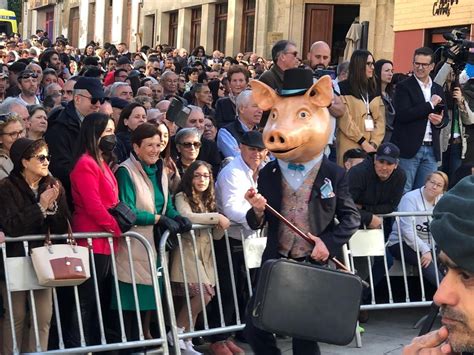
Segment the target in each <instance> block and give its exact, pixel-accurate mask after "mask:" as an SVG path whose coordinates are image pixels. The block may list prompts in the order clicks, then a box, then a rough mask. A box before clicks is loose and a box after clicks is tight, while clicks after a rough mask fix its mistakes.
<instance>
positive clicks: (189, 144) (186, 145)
mask: <svg viewBox="0 0 474 355" xmlns="http://www.w3.org/2000/svg"><path fill="white" fill-rule="evenodd" d="M179 145H182V146H183V147H184V148H186V149H191V148H192V147H194V149H199V148H201V142H184V143H179Z"/></svg>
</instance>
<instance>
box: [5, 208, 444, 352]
mask: <svg viewBox="0 0 474 355" xmlns="http://www.w3.org/2000/svg"><path fill="white" fill-rule="evenodd" d="M430 215H431V213H429V212H407V213H404V212H397V213H392V214H389V215H383V216H381V217H382V218H389V217H392V218H394V219H395V228H396V229H397V231H398V243H399V247H400V259H401V261H400V268H401V275H400V276H401V277H402V279H403V290H404V292H405V299H404V301H402V302H396V301H395V300H394V296H393V285H392V282H391V281H392V280H391V276H394V268H393V267H391V268H390V264H391V262H390V260H389V259H388V258H387V255H389V254H388V252H387V249H386V246H387V242H386V241H385V239H384V238H383V229H382V230H381V232H382V233H381V237H379V238H382V245H383V247H382V248H383V252H382V253H381V254H380V253H376V254H374V255H371V254H370V252H369V253H368V254H367V255H363V256H364V257H365V259H366V261H367V267H368V279H369V283H370V292H369V297H370V302H369V303H368V304H364V305H362V306H361V309H362V310H375V309H390V308H409V307H420V306H429V305H430V304H431V301H428V300H427V299H426V290H425V286H424V282H423V281H424V277H423V272H422V271H423V270H422V265H421V258H420V255H419V245H418V243H417V239H416V238H415V239H414V240H415V252H416V254H417V259H416V260H417V265H415V270H416V271H417V273H418V276H419V278H420V289H421V300H420V301H413V300H412V298H411V296H410V290H409V283H408V277H409V276H408V274H409V273H408V269H407V267H406V266H405V261H406V260H405V253H404V250H403V247H402V245H403V244H402V243H403V236H402V231H401V225H400V221H401V218H409V220H410V223H411V225H412V231H413V233H414V234H415V235H416V231H417V230H416V217H420V216H422V217H429V216H430ZM405 221H406V220H405ZM197 230H199V231H201V235H200V237H199V238H207V239H208V243H209V247H210V258H211V260H210V262H211V264H212V267H213V278H214V280H215V303H216V304H217V307H215V308H214V309H213V310H212V311H211V312H213V314H211V315H212V316H213V317H212V318H213V319H214V321H212V320H211V319H210V317H209V313H208V312H209V310H208V307H206V300H205V289H204V285H203V277H204V275H202V274H201V270H200V268H199V266H198V263H200V260H199V259H198V253H197V252H198V250H197V245H198V243H197V237H196V234H195V231H197ZM203 231H204V233H202V232H203ZM189 236H190V238H191V245H192V249H193V251H192V253H193V258H194V260H192V264H193V267H195V269H196V276H197V280H194V281H196V282H195V283H197V286H198V297H199V302H200V305H201V308H202V318H203V326H202V329H199V330H198V329H196V328H195V327H194V321H193V320H194V319H195V315H194V314H192V311H191V299H190V292H189V291H190V290H189V281H190V280H188V276H187V272H186V267H187V266H186V265H185V261H184V250H183V238H185V237H183V236H181V235H178V237H177V238H178V248H177V251H174V253H179V255H180V258H181V265H180V268H181V272H182V275H183V282H182V283H183V286H184V294H183V298H184V302H185V304H186V306H187V312H188V314H187V318H188V322H189V324H190V327H189V330H188V331H185V332H183V333H181V332H178V324H177V313H176V310H175V306H174V302H173V300H174V298H175V295H174V293H173V287H172V280H171V275H170V265H169V259H170V255H169V252H167V251H166V241H167V238H168V237H169V233H168V232H165V233H164V234H163V237H162V238H161V241H160V246H159V254H160V260H161V267H162V274H163V275H162V276H163V281H164V293H165V296H166V301H167V302H166V304H167V308H168V313H169V329H170V333H169V334H170V335H171V338H172V341H173V342H172V343H173V344H179V342H180V340H184V339H187V338H193V337H199V336H211V335H216V334H221V333H230V332H236V331H240V330H242V329H243V328H244V327H245V324H244V322H243V320H242V319H241V313H242V311H243V309H242V307H241V305H240V304H239V295H240V294H241V293H242V292H247V293H248V296H249V297H250V296H251V295H252V291H253V286H254V285H253V283H252V277H251V271H250V269H249V268H248V267H247V265H246V263H245V248H242V245H243V243H244V240H245V237H244V230H243V229H242V228H241V229H240V238H239V239H235V238H231V237H229V234H228V233H227V232H226V233H225V235H224V237H223V240H222V241H220V243H221V244H220V245H221V246H223V248H221V249H219V250H218V253H217V254H216V249H215V246H214V240H213V236H212V232H211V230H210V229H209V226H203V225H194V226H193V230H192V231H191V232H190V235H189ZM189 236H187V237H186V238H189ZM66 237H67V236H66V235H62V236H52V239H53V240H55V239H65V238H66ZM74 237H75V238H77V239H84V238H86V239H87V240H88V244H89V246H91V245H92V240H93V239H95V238H106V239H107V241H108V243H109V246H110V247H111V248H112V249H113V241H114V240H117V239H118V238H113V237H112V236H111V235H110V234H105V233H104V234H97V233H94V234H93V235H92V234H75V235H74ZM43 239H44V236H25V237H18V238H7V239H6V243H2V244H1V245H0V246H1V248H2V255H3V260H4V268H5V285H6V289H7V295H8V297H7V300H6V301H7V302H8V311H9V316H10V319H14V318H15V314H14V312H13V310H12V293H14V292H17V291H23V290H20V289H12V288H11V287H10V286H11V280H10V279H11V277H12V273H11V270H9V262H7V260H9V259H12V258H7V257H6V245H7V244H8V243H11V242H23V247H24V250H25V255H27V253H28V246H29V244H28V242H31V241H38V240H43ZM122 239H123V242H125V244H126V249H127V253H128V260H129V264H130V274H131V276H132V290H133V303H134V304H135V310H134V313H135V318H136V322H137V323H136V324H137V325H138V336H137V338H138V339H133V340H131V339H127V334H126V330H125V321H124V317H123V310H122V307H121V304H122V303H121V299H120V297H121V296H120V295H121V294H120V289H119V280H118V278H117V276H116V275H117V260H116V255H114V253H112V255H111V264H112V266H111V267H112V273H113V275H114V277H113V285H111V286H112V287H113V288H114V290H115V297H116V298H117V314H118V327H119V330H118V332H119V339H118V341H115V342H110V341H109V342H107V339H106V330H105V328H104V324H103V315H102V313H101V309H100V307H97V316H98V319H99V329H100V344H94V345H90V344H86V340H85V336H84V327H85V326H88V325H87V324H82V323H81V309H80V297H79V292H78V287H77V286H76V287H73V290H74V306H75V308H74V312H75V313H76V314H77V317H78V320H79V322H78V323H79V333H80V334H79V337H80V344H81V345H80V346H77V347H67V346H66V345H65V342H64V339H63V334H62V327H61V317H60V307H59V306H58V295H57V290H56V289H55V288H53V289H52V297H53V307H54V314H55V316H54V320H55V321H56V327H57V332H58V338H59V341H58V348H57V349H50V350H48V351H47V352H46V351H42V349H41V347H40V341H39V338H40V335H39V329H38V323H37V321H38V320H37V309H36V305H35V302H33V300H34V290H32V289H31V290H28V289H25V291H27V292H28V296H29V298H30V303H31V305H32V306H31V313H32V319H33V327H34V336H35V344H36V351H37V352H41V353H51V354H54V353H77V352H99V351H108V350H123V349H131V348H140V347H147V348H148V347H152V346H159V347H160V349H159V350H160V351H162V352H163V353H165V354H167V353H169V348H168V341H167V336H166V329H165V318H164V312H163V306H162V304H163V303H162V298H161V297H162V295H161V292H160V288H159V281H158V280H159V277H158V272H157V269H156V265H155V261H156V258H155V251H154V250H152V247H151V245H150V244H149V243H148V241H147V240H146V239H145V238H144V237H143V236H141V235H139V234H137V233H134V232H129V233H126V234H124V235H123V236H122ZM132 239H136V240H137V241H139V242H140V243H141V244H142V245H143V246H144V247H145V249H146V253H147V258H148V264H149V267H150V272H151V275H152V280H153V282H152V287H153V297H154V300H155V302H156V305H157V307H156V308H157V309H156V312H155V311H153V312H154V313H156V317H157V321H158V328H159V334H160V336H159V338H156V339H145V334H144V329H143V321H142V317H141V314H140V310H139V297H138V291H137V285H138V284H137V282H136V279H135V277H134V275H135V266H134V262H133V259H132V254H131V240H132ZM188 240H189V239H188ZM239 245H240V247H239ZM434 245H435V244H434V242H433V240H432V237H430V247H431V249H430V250H431V253H432V259H433V261H432V262H433V265H435V268H436V275H438V268H437V256H436V253H435V247H434ZM354 250H356V248H354ZM223 253H224V254H225V255H223ZM239 253H240V254H244V259H243V260H244V262H243V265H240V266H242V269H237V272H239V273H240V272H242V275H236V274H235V271H236V267H235V264H238V263H241V261H239V260H237V259H236V257H237V256H238V255H239ZM345 256H346V258H345V262H346V264H347V265H350V266H351V267H352V268H354V265H355V263H354V258H355V257H358V255H357V254H354V253H352V251H351V250H350V249H349V250H348V251H347V253H346V254H345ZM373 256H379V257H382V258H383V278H382V279H385V280H386V282H387V293H388V300H387V301H386V302H384V303H377V302H376V294H375V292H376V291H375V290H376V288H377V287H376V286H377V285H376V283H377V279H376V278H374V275H373V271H372V266H373V265H372V262H373V258H372V257H373ZM90 257H91V258H90V259H91V278H93V279H94V292H95V297H96V302H97V304H98V305H100V296H101V295H100V294H99V290H98V287H97V271H96V265H95V263H94V252H93V250H92V248H90ZM218 260H219V262H218ZM188 262H189V260H188ZM188 267H189V264H188ZM223 268H224V269H227V270H226V271H227V274H228V276H229V277H228V278H226V279H224V280H221V279H220V277H219V274H220V272H221V271H223ZM15 271H16V272H18V270H15ZM398 275H399V274H397V276H398ZM237 276H239V277H240V276H243V278H244V280H243V282H242V283H243V285H242V284H241V285H240V286H239V285H238V284H237V278H238V277H237ZM378 281H380V280H378ZM439 281H440V280H439V278H438V276H437V284H439ZM223 286H224V289H225V290H226V292H227V294H225V292H223V291H224V290H223ZM79 287H80V286H79ZM229 290H230V291H229ZM223 293H224V295H223ZM228 307H230V308H232V309H231V312H233V315H234V320H233V321H229V320H228V319H225V318H226V317H225V315H224V313H225V312H224V311H225V310H226V311H228ZM216 308H217V309H216ZM215 319H218V321H217V322H216V321H215ZM11 324H12V325H11V332H12V338H13V347H14V350H13V353H15V354H18V353H20V352H21V349H19V348H18V346H17V344H18V341H17V339H16V335H15V329H14V326H13V322H12V323H11ZM174 352H175V353H176V354H180V353H181V350H180V348H179V346H174Z"/></svg>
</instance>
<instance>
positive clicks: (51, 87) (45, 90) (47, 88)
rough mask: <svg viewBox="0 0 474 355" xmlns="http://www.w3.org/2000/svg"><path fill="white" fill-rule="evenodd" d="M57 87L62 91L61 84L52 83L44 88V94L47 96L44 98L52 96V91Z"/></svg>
mask: <svg viewBox="0 0 474 355" xmlns="http://www.w3.org/2000/svg"><path fill="white" fill-rule="evenodd" d="M56 86H59V89H60V90H61V86H60V85H59V84H56V83H51V84H49V85H48V86H46V87H45V88H44V94H45V95H44V96H49V95H51V93H50V90H53V88H54V87H56Z"/></svg>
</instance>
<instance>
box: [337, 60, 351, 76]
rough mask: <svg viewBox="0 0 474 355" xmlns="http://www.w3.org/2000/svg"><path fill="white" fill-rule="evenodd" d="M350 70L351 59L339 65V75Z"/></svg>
mask: <svg viewBox="0 0 474 355" xmlns="http://www.w3.org/2000/svg"><path fill="white" fill-rule="evenodd" d="M348 71H349V61H345V62H342V63H341V64H339V65H338V66H337V76H339V75H341V74H342V73H347V72H348Z"/></svg>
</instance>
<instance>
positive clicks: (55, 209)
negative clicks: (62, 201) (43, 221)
mask: <svg viewBox="0 0 474 355" xmlns="http://www.w3.org/2000/svg"><path fill="white" fill-rule="evenodd" d="M56 212H58V203H57V202H56V201H54V203H53V209H49V208H48V209H47V210H46V215H47V216H53V215H55V214H56Z"/></svg>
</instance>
